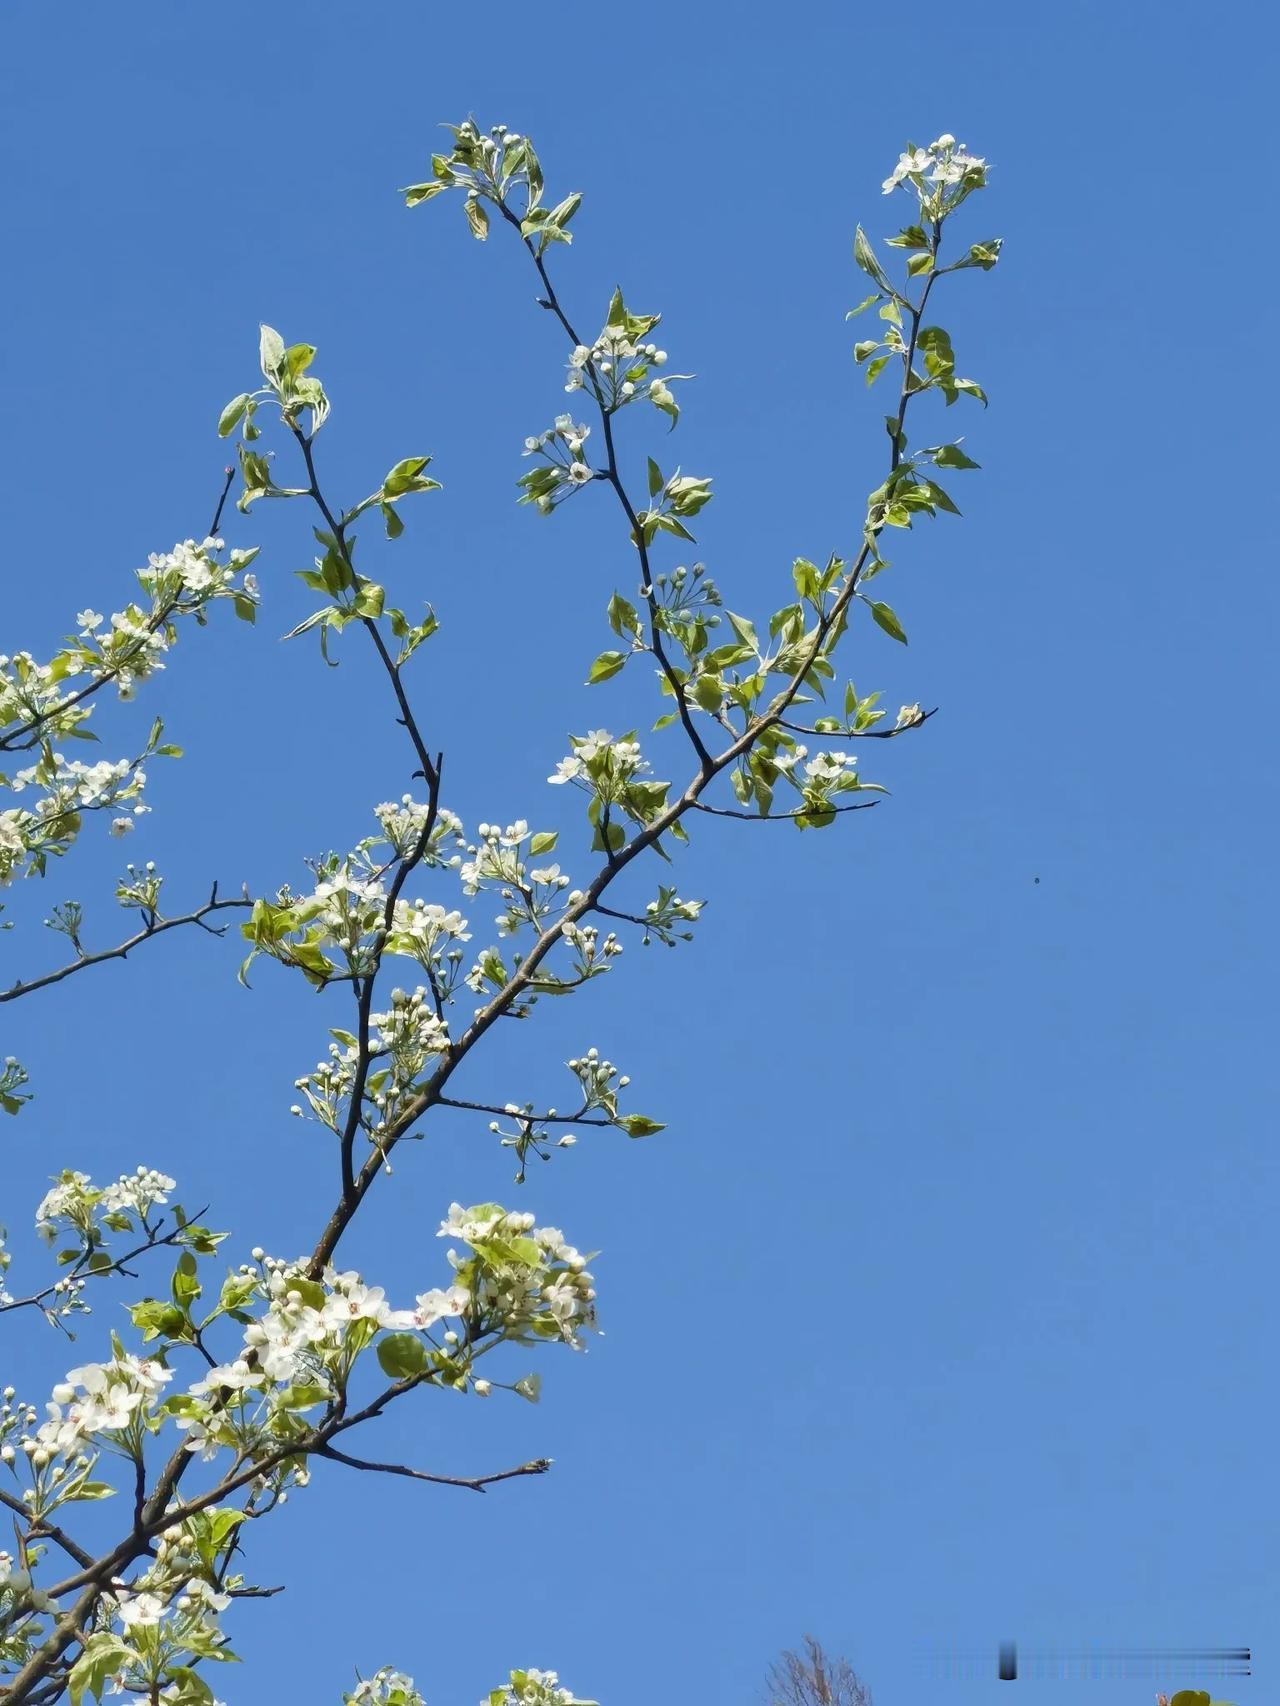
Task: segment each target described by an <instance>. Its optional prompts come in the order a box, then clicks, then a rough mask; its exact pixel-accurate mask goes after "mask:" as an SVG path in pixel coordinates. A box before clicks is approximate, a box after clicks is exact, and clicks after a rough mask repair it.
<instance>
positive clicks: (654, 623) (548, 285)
mask: <svg viewBox="0 0 1280 1706" xmlns="http://www.w3.org/2000/svg"><path fill="white" fill-rule="evenodd" d="M497 205H498V207H499V209H500V210H501V212H502V216H503V218H504V219H505V220H506V221H507V223H508V225H511V226H514V228H515V230H516V231H517V232H518V233H519V235H520V240H521V242H522V243H523V244H524V246H525V248H526V249H527V250H528V252H529V255H530V257H531V259H532V261H533V264H534V266H535V267H536V268H537V269H538V277H539V279H541V281H542V288H543V289H544V290H545V291H546V297H545V298H544V299H542V302H541V305H542V307H544V308H546V309H548V310H549V311H550V312H551V313H552V314H554V315H555V317H556V319H557V320H559V322H560V324H561V326H562V327H563V328H564V333H565V336H566V337H567V338H569V339H570V340H571V341H572V342H573V344H574V345H575V346H577V345H582V343H583V340H582V339H581V338H580V337H579V336H578V334H577V332H576V331H575V330H574V327H573V326H572V324H571V323H570V321H569V318H568V316H567V315H566V313H565V311H564V309H563V308H562V307H561V305H560V298H559V297H558V296H557V294H556V288H555V286H554V285H553V284H552V282H551V275H550V273H549V272H548V271H547V266H546V262H545V261H544V260H543V258H542V256H541V255H540V254H539V253H538V250H537V246H536V245H535V244H534V242H533V240H532V238H530V237H526V236H525V235H524V232H523V230H522V228H521V223H520V219H519V217H518V216H517V215H516V214H515V213H513V212H512V211H511V209H510V208H509V207H508V206H507V204H506V202H505V201H502V200H499V201H498V204H497ZM583 347H585V346H583ZM586 370H587V376H588V378H589V379H590V380H591V389H592V394H593V395H594V397H595V403H596V408H597V409H598V410H599V413H600V426H601V430H602V432H603V434H604V446H605V453H606V456H607V458H608V468H607V469H606V470H605V475H604V477H605V479H606V480H607V481H608V483H609V485H611V486H612V487H613V490H614V493H615V495H616V497H617V499H618V502H619V503H620V504H621V505H622V510H623V513H624V515H625V516H626V518H627V522H628V524H629V525H630V528H631V537H632V540H633V541H634V543H635V547H636V550H637V552H638V553H639V557H640V570H641V577H642V578H641V585H642V586H643V587H644V589H645V603H646V605H647V607H648V611H649V644H650V647H651V649H652V651H653V655H654V657H655V658H656V659H657V660H658V664H659V667H660V668H661V670H662V673H663V674H664V675H665V676H666V678H667V683H668V685H669V686H670V688H671V691H672V693H673V694H674V695H675V701H676V705H677V707H678V709H679V713H680V722H681V725H682V727H683V728H684V732H685V734H686V735H687V736H688V737H689V741H690V744H691V745H692V747H693V749H694V751H695V752H696V753H697V755H698V759H699V761H700V763H701V764H702V767H703V769H704V770H706V769H707V767H708V766H709V765H710V763H711V754H710V752H709V751H708V750H707V747H706V743H705V742H704V741H703V739H702V736H701V735H700V734H699V733H698V730H697V726H696V725H695V723H694V721H693V714H692V712H691V711H690V709H689V701H688V698H687V697H686V695H685V690H684V683H683V682H682V681H681V680H680V677H679V676H678V675H677V674H676V672H675V670H674V669H673V668H672V666H671V663H670V660H669V659H668V657H667V653H666V647H665V646H664V644H663V639H662V630H661V628H660V627H659V625H658V602H657V598H658V595H657V589H656V587H655V585H654V579H653V573H652V570H651V569H650V566H649V547H648V545H647V544H646V543H645V538H644V532H643V530H642V528H641V526H640V519H639V517H638V515H637V514H636V509H635V505H634V504H633V503H632V502H631V498H630V495H629V493H628V492H627V488H626V486H625V485H624V484H623V481H622V476H621V474H620V473H619V471H618V453H617V448H616V446H615V445H614V441H613V419H612V410H610V409H609V408H608V407H607V406H606V404H605V401H604V395H603V393H602V391H601V389H600V381H599V378H598V376H597V374H596V370H595V363H594V362H593V361H590V360H588V362H587V369H586Z"/></svg>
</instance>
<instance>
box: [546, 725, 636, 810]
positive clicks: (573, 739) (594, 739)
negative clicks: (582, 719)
mask: <svg viewBox="0 0 1280 1706" xmlns="http://www.w3.org/2000/svg"><path fill="white" fill-rule="evenodd" d="M569 745H570V746H571V747H572V749H573V750H572V751H571V752H570V753H569V756H568V757H567V758H562V759H561V760H560V762H559V763H558V764H557V765H556V768H555V771H554V773H553V774H552V775H550V776H548V777H547V781H548V782H577V783H579V784H581V785H584V786H586V787H589V788H590V790H591V792H592V793H595V794H598V795H600V797H601V798H604V799H610V798H614V797H615V793H614V791H613V790H612V788H611V787H610V786H609V785H610V784H613V783H616V784H617V785H618V787H619V788H622V787H625V786H626V784H627V783H628V782H630V781H631V780H632V778H633V777H635V776H638V775H640V774H641V773H642V772H644V771H646V770H647V769H648V768H649V766H648V764H647V762H646V761H645V759H644V757H643V755H642V754H641V751H640V743H639V741H637V740H636V739H635V738H634V736H632V735H626V736H624V737H623V738H622V739H621V740H614V738H613V736H612V735H611V734H610V733H609V731H608V729H592V730H591V732H590V733H589V734H585V735H570V736H569ZM602 784H603V786H602Z"/></svg>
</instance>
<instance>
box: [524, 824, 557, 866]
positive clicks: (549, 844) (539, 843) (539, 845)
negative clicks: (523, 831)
mask: <svg viewBox="0 0 1280 1706" xmlns="http://www.w3.org/2000/svg"><path fill="white" fill-rule="evenodd" d="M559 839H560V834H559V831H558V830H554V829H543V830H539V832H538V833H537V835H534V836H531V837H530V838H529V852H530V854H531V856H532V857H533V858H535V859H536V858H537V857H538V855H539V854H541V853H550V852H552V851H553V850H554V848H555V844H556V842H557V841H558V840H559Z"/></svg>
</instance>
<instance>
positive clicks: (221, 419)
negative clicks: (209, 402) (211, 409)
mask: <svg viewBox="0 0 1280 1706" xmlns="http://www.w3.org/2000/svg"><path fill="white" fill-rule="evenodd" d="M248 407H249V393H248V392H247V391H242V392H241V393H240V395H239V396H238V397H233V398H232V399H231V401H230V402H229V403H228V404H227V406H226V408H225V409H224V410H223V411H222V413H221V414H220V415H219V416H218V437H219V438H229V437H230V436H231V434H232V433H233V432H234V431H235V430H236V428H237V426H239V424H240V422H241V420H242V419H243V418H244V412H245V410H246V409H247V408H248Z"/></svg>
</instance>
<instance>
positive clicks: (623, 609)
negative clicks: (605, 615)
mask: <svg viewBox="0 0 1280 1706" xmlns="http://www.w3.org/2000/svg"><path fill="white" fill-rule="evenodd" d="M609 626H610V627H611V628H612V629H613V631H614V633H615V634H624V633H625V634H633V635H634V636H635V637H636V639H637V640H638V639H639V638H640V618H639V616H638V615H637V613H636V607H635V605H634V604H632V603H631V602H630V600H629V599H625V598H623V596H622V594H621V593H620V592H615V593H614V595H613V597H612V598H611V599H610V600H609Z"/></svg>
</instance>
